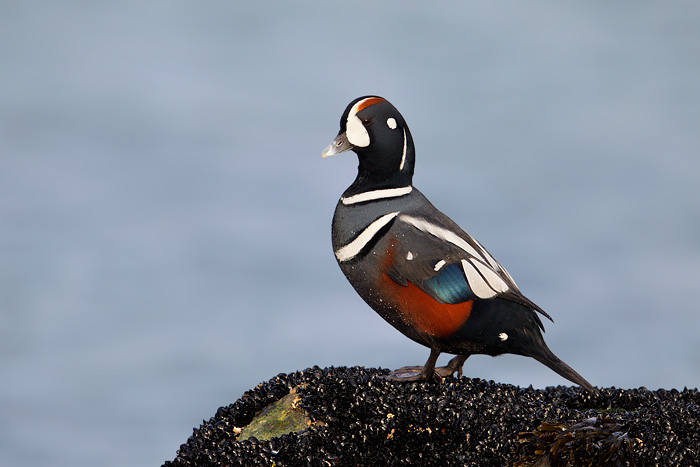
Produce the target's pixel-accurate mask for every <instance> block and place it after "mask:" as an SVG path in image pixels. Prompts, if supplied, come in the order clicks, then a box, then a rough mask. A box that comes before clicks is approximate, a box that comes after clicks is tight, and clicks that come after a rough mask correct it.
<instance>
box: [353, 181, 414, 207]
mask: <svg viewBox="0 0 700 467" xmlns="http://www.w3.org/2000/svg"><path fill="white" fill-rule="evenodd" d="M411 191H413V187H412V186H411V185H409V186H405V187H402V188H385V189H383V190H373V191H365V192H364V193H358V194H356V195H352V196H348V197H347V198H346V197H343V198H340V202H341V203H343V204H344V205H346V206H348V205H350V204H355V203H363V202H365V201H374V200H376V199H384V198H397V197H399V196H404V195H407V194H409V193H410V192H411Z"/></svg>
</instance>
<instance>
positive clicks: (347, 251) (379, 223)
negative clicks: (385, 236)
mask: <svg viewBox="0 0 700 467" xmlns="http://www.w3.org/2000/svg"><path fill="white" fill-rule="evenodd" d="M398 215H399V211H396V212H390V213H389V214H385V215H383V216H382V217H380V218H379V219H377V220H375V221H374V222H372V223H371V224H370V225H368V226H367V227H366V228H365V230H363V231H362V232H360V235H358V236H357V237H356V238H355V240H353V241H351V242H350V243H348V244H347V245H345V246H343V247H341V248H338V249H337V250H336V252H335V257H336V258H338V261H340V262H343V261H348V260H351V259H353V258H354V257H355V256H357V255H358V254H359V253H360V251H362V249H363V248H364V247H365V246H366V245H367V244H368V243H369V242H371V241H372V239H373V238H374V237H375V236H376V235H377V232H379V231H380V230H381V229H382V227H384V226H385V225H387V224H388V223H389V222H391V221H392V219H394V217H396V216H398Z"/></svg>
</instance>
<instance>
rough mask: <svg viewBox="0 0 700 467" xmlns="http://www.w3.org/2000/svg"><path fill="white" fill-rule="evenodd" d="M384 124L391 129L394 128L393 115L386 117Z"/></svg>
mask: <svg viewBox="0 0 700 467" xmlns="http://www.w3.org/2000/svg"><path fill="white" fill-rule="evenodd" d="M386 125H387V126H388V127H389V128H391V129H392V130H395V129H396V120H394V118H393V117H389V118H387V119H386Z"/></svg>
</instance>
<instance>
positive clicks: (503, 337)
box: [498, 332, 508, 341]
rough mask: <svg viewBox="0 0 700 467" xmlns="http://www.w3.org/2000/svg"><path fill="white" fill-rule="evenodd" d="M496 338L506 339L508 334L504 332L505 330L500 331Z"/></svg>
mask: <svg viewBox="0 0 700 467" xmlns="http://www.w3.org/2000/svg"><path fill="white" fill-rule="evenodd" d="M498 338H499V339H501V340H502V341H506V340H508V334H506V333H505V332H502V333H500V334H499V335H498Z"/></svg>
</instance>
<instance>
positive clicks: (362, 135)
mask: <svg viewBox="0 0 700 467" xmlns="http://www.w3.org/2000/svg"><path fill="white" fill-rule="evenodd" d="M369 99H373V98H371V97H368V98H367V99H362V100H361V101H359V102H357V103H355V105H353V106H352V108H351V109H350V113H349V114H348V121H347V122H346V123H345V135H346V136H347V138H348V141H349V142H350V144H352V145H353V146H357V147H360V148H366V147H367V146H369V133H367V129H366V128H365V126H364V125H363V124H362V121H361V120H360V117H358V116H357V112H359V109H361V108H364V104H365V101H367V100H369Z"/></svg>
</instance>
